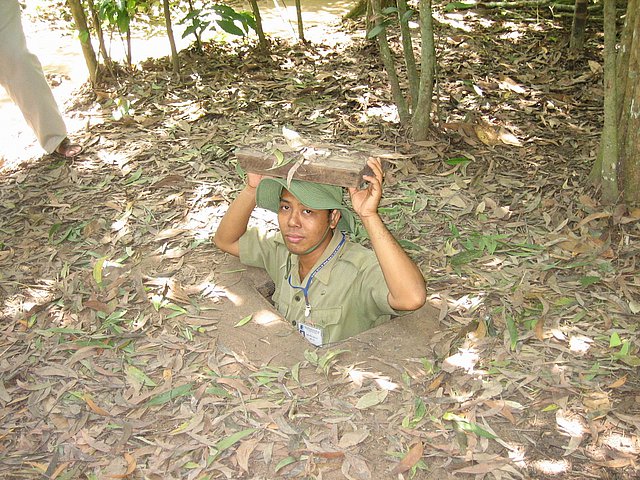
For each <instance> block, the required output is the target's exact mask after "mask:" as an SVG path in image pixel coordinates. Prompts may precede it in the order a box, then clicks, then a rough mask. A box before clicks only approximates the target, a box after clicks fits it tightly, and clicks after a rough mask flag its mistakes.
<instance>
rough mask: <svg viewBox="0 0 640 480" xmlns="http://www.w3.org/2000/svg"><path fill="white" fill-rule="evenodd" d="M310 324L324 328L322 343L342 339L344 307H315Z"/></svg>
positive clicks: (312, 310)
mask: <svg viewBox="0 0 640 480" xmlns="http://www.w3.org/2000/svg"><path fill="white" fill-rule="evenodd" d="M310 320H311V321H310V322H309V324H310V325H312V326H314V327H316V328H319V329H321V330H322V344H323V345H326V344H327V343H331V342H335V341H338V340H342V325H341V322H340V321H341V320H342V307H335V308H313V307H311V318H310Z"/></svg>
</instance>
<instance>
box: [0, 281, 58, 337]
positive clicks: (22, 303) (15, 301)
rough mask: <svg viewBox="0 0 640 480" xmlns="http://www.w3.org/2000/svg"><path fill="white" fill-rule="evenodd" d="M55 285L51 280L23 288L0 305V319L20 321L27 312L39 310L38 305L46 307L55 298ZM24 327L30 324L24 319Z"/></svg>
mask: <svg viewBox="0 0 640 480" xmlns="http://www.w3.org/2000/svg"><path fill="white" fill-rule="evenodd" d="M55 290H56V283H55V282H54V281H52V280H44V279H41V280H40V284H39V285H37V286H35V285H34V286H31V287H28V288H25V289H24V290H23V291H22V292H21V293H18V294H16V295H12V296H10V297H8V298H6V299H5V300H4V302H3V304H1V305H0V318H1V317H7V318H12V319H16V320H17V319H20V318H21V317H23V316H24V315H26V314H28V313H29V312H32V311H36V310H39V306H40V305H46V304H48V303H49V302H51V301H52V300H54V299H55V298H56V297H55V295H56V294H55ZM34 315H35V314H34ZM24 320H25V322H27V323H26V324H25V326H26V325H27V324H29V323H31V322H29V319H24Z"/></svg>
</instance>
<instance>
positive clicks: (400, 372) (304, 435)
mask: <svg viewBox="0 0 640 480" xmlns="http://www.w3.org/2000/svg"><path fill="white" fill-rule="evenodd" d="M435 11H436V32H437V55H438V65H439V70H438V74H437V78H438V88H437V92H436V96H437V101H436V103H435V105H434V116H433V118H434V126H433V129H432V134H431V137H430V139H429V140H428V141H424V142H417V143H416V142H412V141H410V140H409V132H408V131H407V130H406V129H405V128H403V127H401V126H399V124H398V123H397V122H396V119H395V114H394V109H393V108H391V107H390V92H389V88H388V82H387V79H386V74H385V73H384V72H383V70H382V66H381V63H380V61H379V55H378V53H377V49H376V48H375V46H374V45H372V44H371V43H369V42H368V41H366V40H365V38H364V30H363V26H362V25H361V24H357V23H344V24H341V25H337V26H329V25H328V26H327V37H326V41H324V42H320V41H314V42H313V43H311V44H308V45H292V44H288V43H287V42H284V41H277V40H275V41H274V42H273V43H272V46H271V52H270V54H269V55H263V54H260V53H258V52H256V51H255V50H254V48H253V47H252V46H251V45H239V46H236V47H233V48H231V47H223V46H221V45H216V44H207V45H206V46H205V52H204V54H200V53H198V52H196V51H195V50H188V51H183V52H182V53H181V62H182V63H181V69H182V80H181V81H180V82H177V81H175V80H174V79H172V77H171V73H170V64H169V62H168V60H167V59H159V60H148V61H145V62H142V64H141V65H140V66H139V68H137V69H134V70H126V69H122V68H121V69H119V70H118V72H117V74H116V75H115V76H114V77H112V78H111V79H110V80H109V81H108V82H105V83H104V84H103V85H100V86H98V87H97V88H95V89H91V88H89V87H88V86H84V87H82V88H81V89H79V90H78V91H76V92H75V94H74V96H73V98H72V99H71V100H70V101H69V102H68V104H67V105H66V108H65V110H66V115H67V116H68V117H73V118H74V121H79V122H80V123H81V124H82V125H84V126H85V127H84V128H83V129H82V130H79V131H76V132H74V134H73V136H74V138H75V139H78V140H80V141H82V143H83V144H84V145H85V150H84V152H83V153H82V154H81V155H80V156H79V157H78V158H77V159H75V160H74V161H62V160H60V159H56V158H53V157H51V156H43V157H38V156H35V157H33V156H32V157H29V158H23V159H22V160H21V162H18V163H15V162H6V163H4V164H3V165H0V319H1V323H0V332H1V336H0V477H2V478H6V479H23V478H24V479H26V478H29V479H32V478H56V479H77V478H86V479H103V478H104V479H106V478H131V479H143V478H144V479H153V480H156V479H157V480H159V479H209V478H211V479H213V478H233V479H240V478H247V479H273V478H308V479H338V478H347V479H358V480H360V479H386V478H416V479H438V480H439V479H447V478H460V479H466V478H496V479H511V478H513V479H520V478H530V479H555V478H558V479H585V478H598V479H631V478H638V476H639V475H640V467H639V466H638V455H639V453H640V440H639V437H638V434H639V429H640V380H639V378H638V366H639V365H640V358H639V356H638V349H639V347H640V339H639V338H638V320H637V318H638V316H637V315H638V313H639V311H640V283H639V282H640V281H639V279H638V276H637V270H638V266H637V259H638V252H639V251H640V249H639V243H638V239H639V237H640V229H639V225H640V223H639V220H640V209H633V208H628V207H624V206H615V207H607V206H603V205H600V204H599V203H598V193H597V191H596V189H595V188H593V187H591V186H589V184H588V182H587V176H588V173H589V170H590V168H591V165H592V163H593V161H594V158H595V156H596V151H597V148H598V140H599V132H600V128H601V117H602V98H603V88H602V60H601V40H602V39H601V36H600V35H598V34H596V31H599V30H601V27H600V25H598V24H597V23H596V22H595V21H593V22H592V23H591V24H590V31H589V32H588V42H587V45H586V49H585V51H584V52H582V53H581V54H580V55H577V56H572V55H570V54H569V53H568V48H567V40H568V39H567V35H568V33H567V32H568V31H569V30H570V24H569V21H568V20H561V19H557V18H553V17H552V15H551V12H550V10H548V9H540V10H526V9H523V8H522V7H517V9H514V10H498V9H480V8H475V9H470V10H465V11H460V12H456V11H453V12H445V11H444V8H443V7H442V6H437V7H436V8H435ZM334 29H335V30H334ZM392 43H393V44H394V45H397V43H398V38H397V37H394V38H393V42H392ZM285 126H286V127H287V128H290V129H293V130H295V131H297V132H298V133H300V134H301V135H302V136H303V137H304V138H308V139H312V140H317V141H322V142H326V143H329V144H335V143H339V144H343V145H349V146H352V147H353V148H358V149H365V150H366V149H370V148H373V147H375V148H382V149H385V150H389V151H392V152H394V153H395V159H394V160H393V162H392V166H391V169H390V172H389V174H388V175H387V178H386V184H385V193H384V198H383V205H382V209H381V212H382V213H383V215H384V218H385V221H386V223H387V225H388V226H389V228H390V229H391V230H392V231H393V232H394V234H395V235H396V236H397V238H398V239H400V240H401V241H402V243H403V245H404V246H405V248H407V250H408V251H409V252H410V254H411V255H412V257H413V258H414V259H415V260H416V262H417V263H418V265H419V266H420V268H421V269H422V271H423V273H424V276H425V278H426V280H427V284H428V293H429V302H428V305H427V306H425V307H424V308H423V309H421V310H420V311H418V312H415V313H413V314H412V315H409V316H408V317H403V318H401V319H395V320H392V321H391V322H389V323H387V324H386V325H383V326H381V327H379V328H376V329H373V330H370V331H368V332H366V333H365V334H363V335H360V336H358V337H356V338H353V339H350V340H348V341H345V342H341V343H339V344H337V345H331V346H330V347H325V348H320V349H318V348H314V347H313V346H312V345H310V344H308V343H306V341H305V340H304V339H303V338H302V337H300V336H298V335H297V334H295V333H294V332H293V331H292V329H290V328H289V327H288V325H287V324H286V323H285V322H284V321H283V320H282V319H281V318H280V317H279V316H278V315H277V313H275V312H274V310H273V309H272V308H271V306H270V304H269V303H268V301H267V300H266V299H265V298H264V297H263V296H262V295H261V293H264V290H265V288H266V287H267V286H268V285H267V282H266V279H265V277H264V274H262V273H261V272H259V271H256V270H255V269H247V268H245V267H243V266H242V265H240V264H239V263H238V262H237V260H235V259H233V258H230V257H229V256H227V255H225V254H222V253H221V252H219V251H218V250H217V249H216V248H215V247H214V246H213V245H212V243H211V241H210V238H211V235H212V233H213V232H214V231H215V229H216V226H217V224H218V222H219V221H220V218H221V216H222V215H223V213H224V211H225V208H226V206H227V205H228V201H229V200H230V199H232V198H233V197H234V195H235V194H236V193H237V191H238V190H239V189H240V188H241V186H242V177H241V175H240V172H239V171H238V167H237V164H236V160H235V157H234V154H233V152H234V150H235V149H236V148H237V147H242V146H249V145H251V146H254V147H256V148H263V149H266V148H270V147H273V146H278V145H280V146H282V145H284V144H285V141H284V140H283V136H282V127H285ZM1 158H2V157H0V159H1ZM253 222H254V223H255V224H256V225H261V226H263V227H264V228H275V224H274V222H273V217H272V216H270V215H267V214H265V213H264V212H257V213H256V215H255V217H254V219H253ZM356 240H357V241H361V242H363V243H365V244H366V238H363V237H362V236H358V238H356Z"/></svg>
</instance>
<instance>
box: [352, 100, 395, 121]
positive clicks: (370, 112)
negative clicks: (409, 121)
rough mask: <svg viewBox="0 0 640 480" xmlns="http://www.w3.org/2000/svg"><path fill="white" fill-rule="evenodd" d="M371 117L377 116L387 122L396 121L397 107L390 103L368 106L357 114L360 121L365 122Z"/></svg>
mask: <svg viewBox="0 0 640 480" xmlns="http://www.w3.org/2000/svg"><path fill="white" fill-rule="evenodd" d="M372 118H378V119H380V120H383V121H385V122H389V123H398V122H399V121H400V115H399V113H398V107H396V106H395V105H392V104H389V105H382V106H377V107H368V108H367V109H366V110H365V111H363V112H360V113H359V114H358V120H359V122H360V123H367V122H369V121H370V119H372Z"/></svg>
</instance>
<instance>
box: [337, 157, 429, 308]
mask: <svg viewBox="0 0 640 480" xmlns="http://www.w3.org/2000/svg"><path fill="white" fill-rule="evenodd" d="M367 163H368V165H369V166H370V167H371V169H372V170H373V173H374V175H373V176H366V175H365V176H363V178H364V179H365V180H367V181H368V182H369V187H368V188H366V189H364V190H358V189H355V188H350V189H349V194H350V196H351V204H352V205H353V209H354V210H355V211H356V213H357V214H358V216H359V217H360V219H361V220H362V224H363V225H364V228H365V229H366V230H367V233H368V234H369V238H370V239H371V246H372V247H373V250H374V252H375V254H376V257H378V262H379V263H380V267H381V269H382V273H383V275H384V279H385V281H386V283H387V287H388V288H389V305H390V306H391V307H392V308H393V309H395V310H417V309H418V308H420V307H421V306H422V305H424V303H425V302H426V299H427V292H426V287H425V283H424V277H423V276H422V272H421V271H420V269H419V268H418V266H417V265H416V264H415V263H414V262H413V260H411V258H409V256H408V255H407V252H405V251H404V249H403V248H402V246H400V244H399V243H398V242H397V241H396V239H395V238H394V237H393V235H391V232H389V230H388V229H387V227H386V226H385V225H384V223H383V222H382V219H381V218H380V215H379V214H378V205H379V204H380V199H381V198H382V165H381V164H380V160H379V159H371V158H370V159H369V161H368V162H367Z"/></svg>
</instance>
